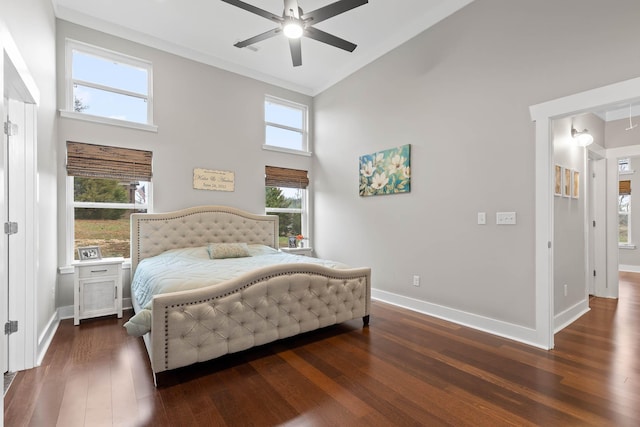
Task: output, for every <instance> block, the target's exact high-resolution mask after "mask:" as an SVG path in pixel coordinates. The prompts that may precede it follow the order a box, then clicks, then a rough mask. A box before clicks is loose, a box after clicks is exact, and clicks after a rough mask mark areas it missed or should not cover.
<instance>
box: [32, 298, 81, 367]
mask: <svg viewBox="0 0 640 427" xmlns="http://www.w3.org/2000/svg"><path fill="white" fill-rule="evenodd" d="M72 317H73V316H72ZM59 325H60V316H59V314H58V312H57V311H56V312H55V313H53V316H51V319H49V322H47V326H46V327H45V328H44V331H42V334H40V336H39V337H38V353H37V354H36V366H40V365H41V364H42V360H43V359H44V355H45V354H47V350H48V349H49V346H50V345H51V341H52V340H53V336H54V335H55V334H56V331H57V330H58V326H59Z"/></svg>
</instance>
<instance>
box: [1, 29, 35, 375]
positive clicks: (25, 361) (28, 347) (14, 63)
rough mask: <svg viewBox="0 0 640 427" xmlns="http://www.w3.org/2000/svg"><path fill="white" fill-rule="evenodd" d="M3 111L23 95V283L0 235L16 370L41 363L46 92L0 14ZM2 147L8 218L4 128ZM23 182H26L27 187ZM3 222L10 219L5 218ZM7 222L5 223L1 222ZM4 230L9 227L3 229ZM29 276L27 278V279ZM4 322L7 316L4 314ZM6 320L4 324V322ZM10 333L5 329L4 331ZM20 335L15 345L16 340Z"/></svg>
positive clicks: (4, 113)
mask: <svg viewBox="0 0 640 427" xmlns="http://www.w3.org/2000/svg"><path fill="white" fill-rule="evenodd" d="M0 81H2V85H0V98H1V99H2V103H1V104H0V116H1V117H2V118H3V120H2V122H3V123H4V121H5V119H6V117H7V107H8V106H7V105H5V98H12V99H15V100H16V101H19V103H20V106H21V108H22V107H23V108H24V111H22V112H21V115H23V118H24V129H22V130H21V132H22V143H23V144H24V147H22V148H24V156H23V157H22V162H23V163H22V164H21V167H22V169H21V174H20V176H19V177H18V179H21V180H23V190H24V197H23V199H24V203H23V206H21V209H20V211H21V213H20V215H19V216H20V218H16V219H12V221H17V222H19V227H20V231H19V233H20V232H22V234H21V235H20V239H23V240H24V248H25V249H24V251H25V252H24V254H21V255H22V257H21V258H22V259H23V260H24V262H22V263H20V265H18V266H15V268H16V269H17V270H18V274H19V275H20V276H19V277H20V279H21V280H20V281H21V282H22V283H19V284H15V283H10V284H8V283H7V278H8V276H7V272H8V270H7V259H8V248H7V239H6V237H4V235H3V238H1V239H0V259H1V262H0V287H1V288H2V293H0V297H1V298H2V302H1V303H0V316H1V317H0V319H7V318H8V315H9V314H12V317H13V316H17V318H16V319H12V320H18V322H19V332H18V333H16V334H12V335H11V336H10V340H11V341H10V348H9V350H10V358H9V361H8V366H7V368H8V369H9V370H10V371H17V370H22V369H28V368H32V367H34V366H36V363H37V348H38V346H37V332H36V331H37V313H36V307H37V292H36V290H37V286H36V282H37V272H38V271H37V268H38V252H37V250H38V245H37V236H38V230H37V226H38V225H37V224H38V218H37V215H38V213H37V105H38V103H39V101H40V92H39V90H38V88H37V85H36V84H35V80H34V79H33V77H32V75H31V73H30V72H29V70H28V68H27V65H26V63H25V62H24V59H23V58H22V55H21V54H20V51H19V50H18V48H17V45H16V44H15V42H14V40H13V38H12V36H11V34H10V32H9V30H8V28H7V26H6V24H5V23H4V21H2V20H0ZM2 134H3V144H2V153H0V156H1V157H0V168H2V170H1V171H0V212H2V218H5V213H6V212H7V211H8V209H7V197H8V194H6V192H5V188H6V182H5V174H6V170H5V169H4V168H5V165H6V164H7V161H8V159H7V158H6V157H7V155H6V153H7V151H6V149H7V138H6V136H5V135H4V131H3V133H2ZM21 188H22V187H21ZM0 222H4V219H3V220H2V221H0ZM0 228H3V224H0ZM0 232H4V230H0ZM22 279H23V280H22ZM7 290H8V293H9V294H10V298H11V308H12V309H15V311H14V312H12V313H7V299H6V298H8V297H9V295H8V294H7ZM3 322H4V320H3ZM0 326H3V324H2V325H0ZM0 333H4V331H0ZM14 341H15V345H14ZM4 345H5V340H0V346H1V347H2V348H0V351H2V352H3V354H6V349H5V348H4Z"/></svg>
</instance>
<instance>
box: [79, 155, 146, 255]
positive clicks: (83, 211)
mask: <svg viewBox="0 0 640 427" xmlns="http://www.w3.org/2000/svg"><path fill="white" fill-rule="evenodd" d="M151 160H152V154H151V152H149V151H142V150H132V149H127V148H118V147H109V146H100V145H91V144H82V143H76V142H67V174H68V175H69V178H68V179H69V185H68V189H67V191H68V199H69V203H68V217H69V222H68V224H69V231H68V236H69V244H68V247H69V251H73V253H70V256H69V260H72V259H77V258H78V253H77V249H78V247H82V246H100V250H101V252H102V256H103V257H115V256H121V257H124V258H129V255H130V245H129V243H130V237H129V236H130V230H129V227H130V226H129V215H130V214H131V213H134V212H148V211H150V206H151V203H150V199H151Z"/></svg>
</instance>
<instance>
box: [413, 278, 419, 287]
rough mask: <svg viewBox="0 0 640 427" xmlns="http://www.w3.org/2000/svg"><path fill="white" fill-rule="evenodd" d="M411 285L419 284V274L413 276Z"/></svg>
mask: <svg viewBox="0 0 640 427" xmlns="http://www.w3.org/2000/svg"><path fill="white" fill-rule="evenodd" d="M413 286H420V276H413Z"/></svg>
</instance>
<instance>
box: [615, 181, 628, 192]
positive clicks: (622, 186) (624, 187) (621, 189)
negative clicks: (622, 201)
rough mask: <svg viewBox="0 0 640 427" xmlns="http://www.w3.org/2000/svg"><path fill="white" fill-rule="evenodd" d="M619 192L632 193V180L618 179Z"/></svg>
mask: <svg viewBox="0 0 640 427" xmlns="http://www.w3.org/2000/svg"><path fill="white" fill-rule="evenodd" d="M618 194H621V195H625V194H631V181H618Z"/></svg>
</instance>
